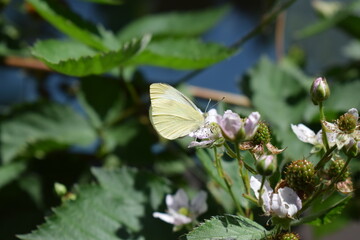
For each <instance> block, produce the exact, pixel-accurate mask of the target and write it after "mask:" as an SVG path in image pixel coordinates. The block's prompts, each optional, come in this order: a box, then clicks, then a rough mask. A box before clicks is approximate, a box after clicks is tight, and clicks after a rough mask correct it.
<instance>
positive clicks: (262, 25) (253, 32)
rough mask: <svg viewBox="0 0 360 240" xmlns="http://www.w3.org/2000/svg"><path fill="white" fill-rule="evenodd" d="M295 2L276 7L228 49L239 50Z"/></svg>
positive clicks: (199, 71)
mask: <svg viewBox="0 0 360 240" xmlns="http://www.w3.org/2000/svg"><path fill="white" fill-rule="evenodd" d="M295 1H296V0H289V1H287V2H285V3H284V4H282V5H280V6H278V7H276V8H275V9H274V10H273V11H272V12H270V13H269V14H267V15H266V16H265V17H264V18H263V19H262V21H261V22H260V23H259V24H258V25H257V26H256V27H255V28H253V29H252V30H251V31H250V32H248V33H247V34H246V35H245V36H243V37H242V38H240V39H239V40H238V41H236V42H235V43H233V44H232V45H231V46H230V48H234V49H239V48H240V47H241V46H242V45H243V44H244V43H246V42H247V41H248V40H249V39H251V38H253V37H254V36H256V35H257V34H258V33H259V32H261V31H262V30H263V29H264V28H265V27H266V26H267V25H268V24H270V23H271V22H272V21H273V20H274V19H275V18H276V17H277V16H278V15H279V14H280V13H281V12H283V11H284V10H285V9H287V8H288V7H290V6H291V5H292V4H293V3H294V2H295ZM205 69H206V68H204V69H200V70H195V71H192V72H190V73H189V74H187V75H186V76H185V77H183V78H181V79H179V80H178V81H177V82H176V83H175V86H176V85H179V84H181V83H183V82H186V81H188V80H189V79H191V78H193V77H195V76H197V75H199V74H200V73H202V72H203V71H204V70H205Z"/></svg>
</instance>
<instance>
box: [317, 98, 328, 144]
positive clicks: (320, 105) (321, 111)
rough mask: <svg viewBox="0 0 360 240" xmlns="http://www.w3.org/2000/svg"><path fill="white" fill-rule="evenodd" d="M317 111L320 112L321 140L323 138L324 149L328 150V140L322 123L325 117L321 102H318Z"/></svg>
mask: <svg viewBox="0 0 360 240" xmlns="http://www.w3.org/2000/svg"><path fill="white" fill-rule="evenodd" d="M319 112H320V122H321V129H322V140H323V143H324V144H325V148H326V151H328V150H329V148H330V147H329V142H328V139H327V136H326V129H325V125H324V123H323V121H326V119H325V114H324V106H323V103H322V102H320V103H319Z"/></svg>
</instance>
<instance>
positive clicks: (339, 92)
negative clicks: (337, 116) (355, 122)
mask: <svg viewBox="0 0 360 240" xmlns="http://www.w3.org/2000/svg"><path fill="white" fill-rule="evenodd" d="M330 89H331V94H330V97H329V99H328V100H326V102H325V107H326V109H331V110H334V111H339V112H347V111H348V110H349V109H350V108H357V109H359V108H360V99H359V98H358V97H355V96H357V95H358V94H359V91H360V81H359V80H356V81H353V82H348V83H339V82H333V83H331V84H330Z"/></svg>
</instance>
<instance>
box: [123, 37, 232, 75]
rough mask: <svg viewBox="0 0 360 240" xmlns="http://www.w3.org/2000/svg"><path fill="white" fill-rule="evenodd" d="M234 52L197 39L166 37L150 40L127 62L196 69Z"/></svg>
mask: <svg viewBox="0 0 360 240" xmlns="http://www.w3.org/2000/svg"><path fill="white" fill-rule="evenodd" d="M234 53H235V49H231V48H227V47H225V46H222V45H219V44H215V43H204V42H201V41H200V40H198V39H193V38H180V39H172V38H166V39H161V40H156V41H152V42H151V43H150V44H149V45H148V47H147V48H146V49H144V51H142V52H141V53H140V54H139V55H137V56H135V57H134V58H132V59H130V61H129V64H134V65H151V66H160V67H168V68H174V69H198V68H204V67H207V66H210V65H212V64H214V63H217V62H220V61H222V60H224V59H226V58H228V57H230V56H231V55H233V54H234Z"/></svg>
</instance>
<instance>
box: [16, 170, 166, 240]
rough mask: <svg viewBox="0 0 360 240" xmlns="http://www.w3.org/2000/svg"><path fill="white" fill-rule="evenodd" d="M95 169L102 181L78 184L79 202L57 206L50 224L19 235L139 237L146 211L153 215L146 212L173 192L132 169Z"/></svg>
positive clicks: (52, 239)
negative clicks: (84, 184) (83, 184)
mask: <svg viewBox="0 0 360 240" xmlns="http://www.w3.org/2000/svg"><path fill="white" fill-rule="evenodd" d="M92 172H93V174H94V175H95V177H96V179H97V180H98V182H99V184H92V185H86V186H78V187H77V188H76V192H75V194H76V196H77V198H76V200H75V201H67V202H65V203H64V204H63V205H62V206H60V207H57V208H55V209H54V210H53V211H54V215H52V216H51V217H49V218H47V219H46V223H44V224H42V225H41V226H39V227H38V229H37V230H35V231H33V232H32V233H29V234H26V235H20V236H18V237H19V238H20V239H23V240H35V239H36V240H62V239H88V240H104V239H107V240H118V239H138V237H135V235H137V233H140V232H141V231H142V230H143V229H144V228H146V227H147V226H144V225H143V224H142V223H141V220H142V218H144V217H145V214H149V213H148V212H146V211H147V210H150V211H154V210H156V208H158V207H159V204H160V203H161V202H162V201H163V198H164V195H165V194H166V193H168V192H169V187H168V184H167V182H166V181H165V180H164V179H162V178H159V177H157V176H155V175H152V174H149V173H142V172H137V171H136V170H133V169H129V168H122V169H116V170H106V169H102V168H93V169H92ZM155 223H156V222H155ZM153 227H155V228H156V227H159V226H156V225H155V226H153ZM148 237H149V238H147V239H150V238H151V236H148Z"/></svg>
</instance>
